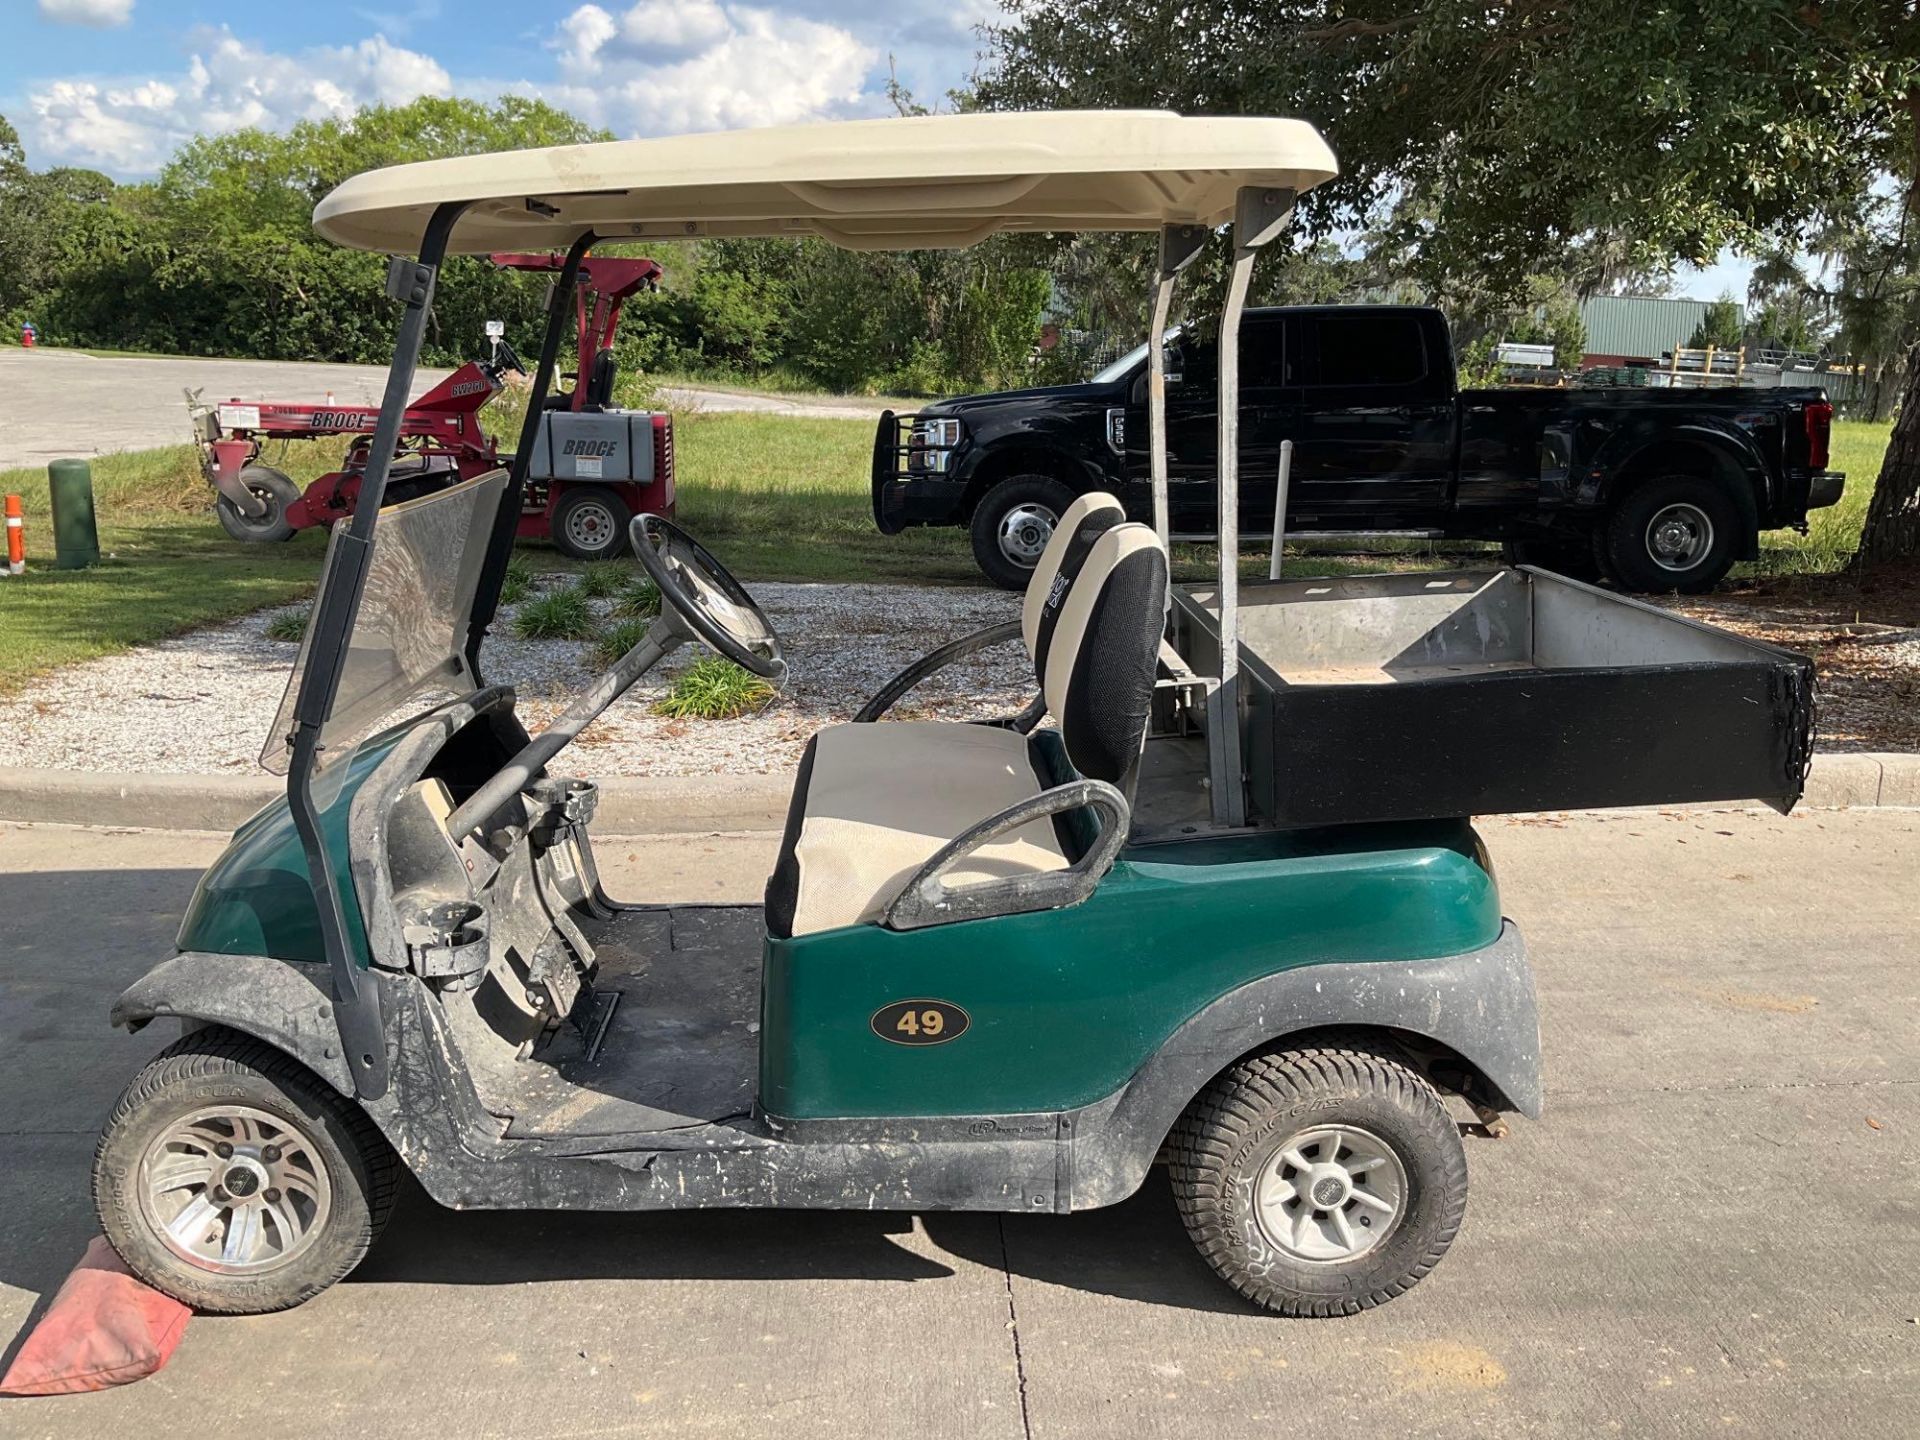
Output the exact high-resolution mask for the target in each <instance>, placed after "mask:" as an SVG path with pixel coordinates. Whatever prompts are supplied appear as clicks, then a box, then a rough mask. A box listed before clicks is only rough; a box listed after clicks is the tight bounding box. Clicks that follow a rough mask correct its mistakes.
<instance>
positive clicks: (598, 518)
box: [566, 503, 613, 550]
mask: <svg viewBox="0 0 1920 1440" xmlns="http://www.w3.org/2000/svg"><path fill="white" fill-rule="evenodd" d="M566 526H567V539H569V540H571V541H572V542H573V543H574V544H575V545H577V546H578V547H579V548H580V549H582V550H604V549H606V548H607V537H608V536H610V535H612V534H613V512H612V511H611V510H609V509H607V508H606V506H604V505H596V504H591V503H589V504H586V505H576V506H574V507H573V508H572V509H571V510H569V511H567V519H566Z"/></svg>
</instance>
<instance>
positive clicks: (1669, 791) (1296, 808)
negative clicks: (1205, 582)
mask: <svg viewBox="0 0 1920 1440" xmlns="http://www.w3.org/2000/svg"><path fill="white" fill-rule="evenodd" d="M1239 628H1240V655H1241V659H1240V667H1241V668H1240V681H1239V684H1240V697H1241V699H1240V706H1239V710H1240V717H1241V724H1242V726H1243V730H1244V739H1243V745H1242V753H1243V755H1244V757H1245V766H1246V771H1247V776H1248V805H1249V811H1250V818H1251V819H1253V820H1254V821H1255V822H1256V823H1265V824H1279V825H1325V824H1340V823H1349V822H1356V821H1374V820H1408V819H1427V818H1434V817H1439V816H1451V815H1493V814H1505V813H1512V812H1516V811H1528V810H1569V809H1589V808H1600V807H1607V806H1620V805H1649V804H1682V803H1692V802H1702V801H1727V800H1759V801H1764V802H1765V803H1767V804H1769V805H1772V806H1773V807H1775V808H1776V809H1778V810H1781V811H1785V810H1787V809H1788V808H1790V807H1791V806H1792V805H1793V803H1794V801H1796V800H1797V799H1799V798H1800V792H1801V788H1802V785H1803V783H1804V780H1805V777H1806V770H1807V764H1808V760H1809V757H1810V756H1811V754H1812V749H1813V722H1814V701H1813V665H1812V662H1810V661H1809V660H1807V659H1806V658H1805V657H1803V656H1800V655H1795V654H1792V653H1791V652H1789V651H1785V650H1780V649H1777V648H1775V647H1773V646H1771V645H1764V644H1761V643H1759V642H1758V641H1753V640H1746V639H1743V638H1741V637H1740V636H1737V635H1732V634H1729V633H1727V632H1726V631H1723V630H1716V629H1714V628H1713V627H1712V626H1709V625H1701V624H1698V623H1696V622H1694V621H1692V620H1687V619H1684V618H1682V617H1680V616H1677V615H1672V614H1669V613H1667V612H1666V611H1664V610H1660V609H1658V608H1656V607H1654V606H1652V605H1647V604H1643V603H1641V602H1639V601H1636V600H1629V599H1627V598H1625V597H1623V596H1619V595H1614V594H1609V593H1608V592H1606V591H1604V590H1596V589H1594V588H1593V587H1592V586H1590V585H1582V584H1580V583H1578V582H1576V581H1572V580H1567V579H1565V578H1563V577H1560V576H1557V575H1551V574H1548V573H1546V572H1544V571H1540V570H1535V569H1531V568H1526V567H1523V568H1520V569H1513V570H1499V571H1495V572H1492V573H1485V572H1480V573H1450V574H1438V575H1436V574H1427V575H1384V576H1365V577H1359V578H1353V579H1321V580H1287V581H1275V582H1269V583H1263V584H1254V585H1246V586H1243V587H1242V589H1241V591H1240V605H1239ZM1174 638H1175V645H1176V648H1177V649H1179V651H1180V652H1181V653H1182V654H1183V655H1184V656H1186V657H1187V658H1188V659H1189V661H1190V662H1191V663H1192V665H1193V667H1194V669H1195V670H1197V671H1200V672H1201V673H1203V674H1218V673H1219V670H1218V664H1219V649H1220V641H1219V602H1218V597H1217V592H1216V590H1215V589H1214V587H1212V586H1196V587H1191V588H1188V589H1184V590H1178V591H1176V592H1175V596H1174Z"/></svg>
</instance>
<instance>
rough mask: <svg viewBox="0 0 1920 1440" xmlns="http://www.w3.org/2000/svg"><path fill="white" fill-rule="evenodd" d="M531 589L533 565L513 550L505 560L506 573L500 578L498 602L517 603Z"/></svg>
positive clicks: (503, 603) (505, 603)
mask: <svg viewBox="0 0 1920 1440" xmlns="http://www.w3.org/2000/svg"><path fill="white" fill-rule="evenodd" d="M532 589H533V565H532V563H531V562H530V561H529V560H528V559H527V557H526V556H525V555H522V554H520V553H519V552H518V551H515V552H514V554H513V555H511V556H510V557H509V558H508V560H507V569H506V573H505V574H504V575H503V576H502V577H501V579H500V603H501V604H502V605H518V604H519V603H520V602H521V601H522V600H524V599H526V598H527V594H528V592H529V591H531V590H532Z"/></svg>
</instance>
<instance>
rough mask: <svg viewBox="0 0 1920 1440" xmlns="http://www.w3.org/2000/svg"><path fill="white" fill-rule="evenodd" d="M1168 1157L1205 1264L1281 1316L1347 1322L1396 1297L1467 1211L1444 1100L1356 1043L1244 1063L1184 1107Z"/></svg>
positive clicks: (1435, 1257) (1432, 1260) (1435, 1258)
mask: <svg viewBox="0 0 1920 1440" xmlns="http://www.w3.org/2000/svg"><path fill="white" fill-rule="evenodd" d="M1168 1153H1169V1159H1170V1161H1171V1169H1172V1173H1173V1193H1174V1199H1175V1201H1176V1202H1177V1203H1178V1205H1179V1207H1180V1215H1181V1218H1182V1219H1183V1220H1185V1221H1186V1225H1187V1233H1188V1234H1190V1235H1191V1236H1192V1237H1193V1242H1194V1244H1195V1245H1196V1246H1198V1247H1199V1250H1200V1253H1201V1255H1202V1256H1203V1257H1205V1259H1206V1261H1207V1263H1208V1264H1209V1265H1211V1266H1212V1267H1213V1268H1214V1270H1215V1271H1216V1272H1218V1274H1219V1275H1220V1277H1221V1278H1222V1279H1223V1280H1225V1281H1226V1282H1227V1283H1228V1284H1229V1285H1231V1286H1233V1288H1234V1289H1235V1290H1238V1291H1239V1292H1240V1293H1241V1294H1242V1295H1244V1296H1246V1297H1247V1298H1248V1299H1249V1300H1251V1301H1253V1302H1254V1303H1255V1304H1257V1305H1262V1306H1264V1307H1266V1308H1267V1309H1269V1310H1273V1311H1276V1312H1278V1313H1279V1314H1282V1315H1302V1316H1327V1315H1352V1314H1356V1313H1358V1312H1359V1311H1361V1310H1366V1309H1370V1308H1372V1307H1373V1306H1375V1305H1380V1304H1384V1303H1385V1302H1386V1301H1388V1300H1391V1299H1393V1298H1394V1297H1395V1296H1396V1295H1400V1294H1403V1293H1405V1292H1406V1291H1407V1290H1409V1289H1411V1288H1412V1287H1413V1286H1414V1285H1415V1284H1417V1283H1418V1282H1419V1281H1420V1279H1421V1278H1422V1277H1423V1276H1425V1275H1426V1273H1427V1272H1428V1271H1429V1270H1431V1269H1433V1267H1434V1266H1435V1265H1437V1264H1439V1263H1440V1257H1441V1256H1442V1255H1444V1254H1446V1252H1447V1247H1448V1246H1449V1245H1451V1244H1452V1243H1453V1237H1454V1236H1455V1235H1456V1234H1458V1233H1459V1230H1460V1221H1461V1218H1462V1217H1463V1216H1464V1215H1465V1214H1466V1208H1467V1159H1466V1154H1465V1152H1464V1151H1463V1150H1462V1149H1461V1146H1460V1133H1459V1130H1458V1128H1457V1127H1456V1126H1455V1125H1454V1123H1453V1120H1452V1118H1451V1117H1450V1116H1449V1115H1448V1114H1447V1110H1446V1106H1445V1105H1444V1104H1443V1103H1442V1102H1441V1099H1440V1096H1439V1095H1438V1094H1437V1093H1436V1092H1435V1090H1434V1088H1433V1087H1432V1086H1431V1085H1429V1084H1428V1083H1427V1082H1426V1081H1425V1080H1423V1079H1422V1078H1421V1077H1420V1076H1419V1075H1417V1074H1415V1073H1414V1072H1413V1071H1412V1070H1410V1069H1409V1068H1408V1067H1407V1066H1405V1065H1404V1064H1402V1063H1401V1062H1399V1061H1398V1060H1395V1059H1392V1058H1391V1057H1389V1056H1387V1055H1385V1054H1382V1053H1380V1052H1378V1051H1374V1050H1369V1049H1365V1048H1361V1047H1358V1046H1345V1045H1341V1046H1328V1047H1324V1048H1314V1049H1308V1050H1293V1051H1279V1052H1275V1053H1272V1054H1267V1055H1261V1056H1257V1057H1255V1058H1253V1059H1251V1060H1245V1061H1242V1062H1241V1063H1240V1064H1238V1065H1235V1066H1234V1067H1233V1068H1232V1069H1231V1070H1229V1071H1227V1072H1226V1073H1225V1074H1224V1075H1222V1076H1220V1077H1219V1078H1218V1079H1217V1080H1215V1081H1214V1082H1213V1083H1212V1084H1211V1085H1209V1086H1208V1087H1207V1089H1206V1090H1204V1091H1202V1092H1201V1094H1200V1096H1199V1098H1198V1099H1196V1100H1195V1101H1194V1102H1193V1104H1192V1105H1191V1106H1189V1107H1188V1109H1187V1113H1186V1114H1185V1115H1184V1116H1183V1117H1181V1120H1180V1123H1179V1124H1178V1125H1177V1126H1175V1127H1174V1132H1173V1134H1172V1135H1171V1136H1170V1137H1169V1139H1168Z"/></svg>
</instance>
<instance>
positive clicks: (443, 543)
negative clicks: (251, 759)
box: [260, 470, 507, 775]
mask: <svg viewBox="0 0 1920 1440" xmlns="http://www.w3.org/2000/svg"><path fill="white" fill-rule="evenodd" d="M506 485H507V472H506V471H505V470H494V471H491V472H489V473H488V474H485V475H482V476H480V477H479V478H478V479H474V480H469V481H468V482H467V483H466V484H464V485H455V486H453V487H452V488H450V489H447V490H441V491H437V492H435V493H434V494H431V495H423V496H421V497H420V498H419V499H417V500H408V501H406V502H405V503H404V504H400V505H391V506H388V507H386V508H385V509H383V510H381V512H380V518H379V523H378V524H377V525H376V526H375V527H374V531H373V553H372V555H371V557H370V558H369V561H368V565H367V578H366V584H365V586H364V587H363V588H362V590H361V593H360V607H359V611H358V613H357V614H356V615H355V617H354V622H353V633H352V635H351V636H350V637H349V638H348V642H347V653H346V658H345V660H344V661H343V663H342V665H341V669H340V688H339V690H338V692H337V693H336V694H335V696H334V701H333V712H332V715H331V716H330V718H329V719H328V720H327V723H326V727H325V729H324V730H323V731H322V733H321V737H320V738H321V743H322V745H323V747H324V748H322V749H321V751H320V755H319V760H318V762H317V765H318V768H320V769H330V768H332V767H333V766H334V764H335V763H336V762H338V761H339V760H341V759H342V758H344V757H345V756H347V755H350V754H352V753H353V747H354V745H355V743H356V742H357V741H359V740H360V739H361V738H362V737H363V736H366V735H368V734H370V733H372V731H373V729H374V727H375V722H376V721H379V720H382V719H385V718H386V717H387V716H389V715H391V714H392V713H393V712H394V711H395V710H396V709H398V708H399V707H400V706H402V705H404V704H405V703H406V702H407V701H408V700H410V699H412V698H413V697H414V696H415V695H418V694H419V693H420V692H421V691H423V690H427V689H440V690H462V691H464V690H468V689H471V688H472V687H473V684H474V678H473V676H472V675H471V674H469V673H468V670H467V662H466V658H465V653H464V652H465V642H466V634H467V623H468V620H469V618H470V617H471V615H472V613H473V599H474V594H475V592H476V591H477V590H478V589H479V584H480V570H481V567H482V566H483V565H484V564H485V562H486V555H487V541H488V540H489V538H491V536H492V534H493V520H494V515H495V514H496V512H498V510H499V508H500V497H501V495H502V494H504V493H505V491H506ZM347 532H348V527H347V526H346V525H345V524H341V525H338V526H336V527H335V528H334V531H333V534H332V536H331V538H330V539H329V540H328V542H327V560H326V565H325V567H324V568H323V569H322V570H321V572H320V574H321V578H320V593H321V594H322V595H325V594H326V593H327V589H328V587H329V586H331V585H334V584H337V583H343V574H344V573H345V572H343V568H342V566H341V564H340V553H341V548H342V546H343V545H345V544H349V543H352V542H351V540H350V537H349V536H348V533H347ZM319 609H320V607H319V604H318V602H316V603H315V605H314V609H313V613H314V614H318V613H319ZM312 644H313V625H312V622H311V621H309V622H308V625H307V633H306V636H305V637H304V638H303V639H302V640H301V642H300V654H299V657H298V658H297V659H295V661H294V662H293V673H292V674H291V675H289V676H288V677H287V690H286V694H284V695H283V696H282V697H281V699H280V712H279V714H277V715H276V716H274V721H273V728H272V729H271V730H270V731H268V732H267V743H266V748H265V749H263V750H262V751H261V752H260V764H261V765H262V766H263V767H264V768H265V769H267V770H270V771H272V772H273V773H274V774H276V775H284V774H286V773H287V771H288V770H289V769H290V768H291V767H292V763H293V754H292V747H291V745H290V744H289V740H290V738H291V736H292V734H293V709H294V700H295V698H296V697H297V696H298V695H299V693H300V682H301V677H302V676H304V675H305V673H306V669H307V653H308V651H309V650H310V648H311V647H312Z"/></svg>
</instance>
